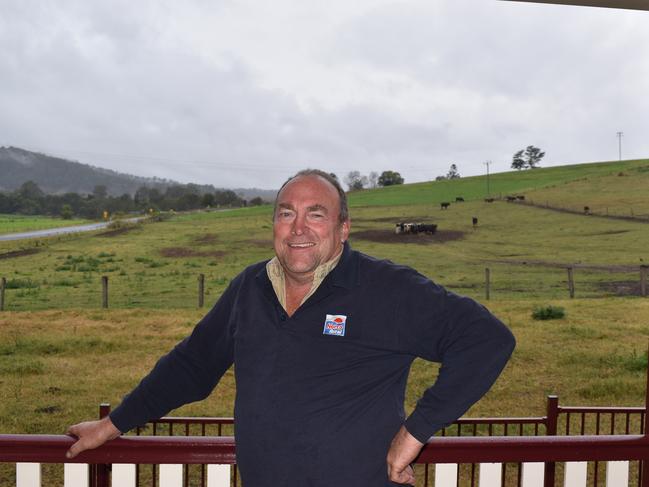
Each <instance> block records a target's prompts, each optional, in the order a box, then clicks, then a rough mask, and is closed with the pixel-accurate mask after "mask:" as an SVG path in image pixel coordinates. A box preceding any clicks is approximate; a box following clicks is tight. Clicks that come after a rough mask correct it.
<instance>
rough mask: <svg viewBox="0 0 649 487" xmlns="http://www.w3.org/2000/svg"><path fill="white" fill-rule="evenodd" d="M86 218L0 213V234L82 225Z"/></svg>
mask: <svg viewBox="0 0 649 487" xmlns="http://www.w3.org/2000/svg"><path fill="white" fill-rule="evenodd" d="M84 223H89V222H88V220H81V219H74V220H63V219H61V218H52V217H47V216H31V215H4V214H0V235H3V234H5V233H18V232H29V231H32V230H46V229H48V228H56V227H69V226H72V225H83V224H84Z"/></svg>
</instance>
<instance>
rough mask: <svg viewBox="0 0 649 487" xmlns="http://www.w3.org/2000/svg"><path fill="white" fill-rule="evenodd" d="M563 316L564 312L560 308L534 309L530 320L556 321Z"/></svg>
mask: <svg viewBox="0 0 649 487" xmlns="http://www.w3.org/2000/svg"><path fill="white" fill-rule="evenodd" d="M565 316H566V312H565V310H564V309H563V308H562V307H561V306H552V305H550V306H544V307H536V308H534V311H532V318H534V319H535V320H558V319H561V318H563V317H565Z"/></svg>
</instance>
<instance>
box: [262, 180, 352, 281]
mask: <svg viewBox="0 0 649 487" xmlns="http://www.w3.org/2000/svg"><path fill="white" fill-rule="evenodd" d="M339 213H340V202H339V199H338V191H336V188H334V187H333V186H332V185H331V184H330V183H329V182H327V181H326V180H325V179H323V178H321V177H319V176H299V177H297V178H295V179H293V180H292V181H290V182H289V183H288V184H287V185H286V186H284V188H283V189H282V191H281V192H280V194H279V196H278V198H277V209H276V211H275V218H274V224H273V237H274V246H275V254H276V255H277V258H278V259H279V261H280V263H281V264H282V267H283V268H284V272H286V274H287V277H290V278H293V279H296V280H309V279H312V278H313V272H314V271H315V269H316V268H317V267H318V266H319V265H320V264H322V263H324V262H327V261H328V260H331V259H332V258H333V257H334V256H335V255H337V254H338V253H339V252H340V251H341V249H342V245H343V242H344V241H345V240H347V237H348V236H349V221H346V222H343V223H342V224H341V223H340V221H339V219H338V215H339Z"/></svg>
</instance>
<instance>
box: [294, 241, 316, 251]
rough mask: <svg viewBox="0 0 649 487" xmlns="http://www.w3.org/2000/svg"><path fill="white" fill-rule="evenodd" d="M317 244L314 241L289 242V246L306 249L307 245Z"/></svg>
mask: <svg viewBox="0 0 649 487" xmlns="http://www.w3.org/2000/svg"><path fill="white" fill-rule="evenodd" d="M314 245H315V244H314V243H313V242H307V243H292V244H288V246H289V247H297V248H300V249H304V248H307V247H313V246H314Z"/></svg>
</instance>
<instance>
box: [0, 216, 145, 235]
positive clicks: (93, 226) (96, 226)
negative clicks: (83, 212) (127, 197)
mask: <svg viewBox="0 0 649 487" xmlns="http://www.w3.org/2000/svg"><path fill="white" fill-rule="evenodd" d="M141 219H142V218H128V219H126V220H123V221H125V222H136V221H139V220H141ZM111 223H112V222H100V223H89V224H87V225H75V226H73V227H58V228H48V229H46V230H33V231H31V232H21V233H6V234H4V235H0V241H7V240H22V239H27V238H39V237H52V236H55V235H63V234H66V233H78V232H90V231H92V230H100V229H102V228H106V227H107V226H108V225H110V224H111Z"/></svg>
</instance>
